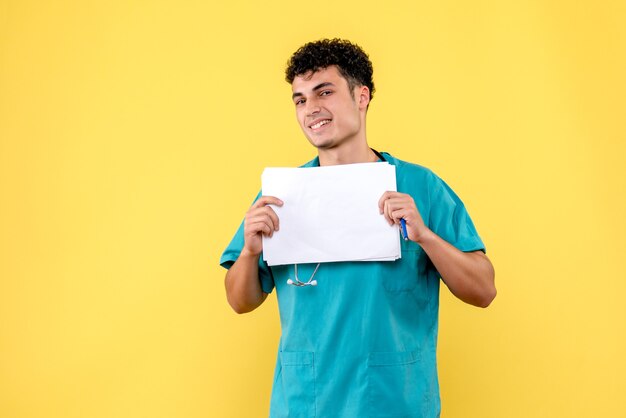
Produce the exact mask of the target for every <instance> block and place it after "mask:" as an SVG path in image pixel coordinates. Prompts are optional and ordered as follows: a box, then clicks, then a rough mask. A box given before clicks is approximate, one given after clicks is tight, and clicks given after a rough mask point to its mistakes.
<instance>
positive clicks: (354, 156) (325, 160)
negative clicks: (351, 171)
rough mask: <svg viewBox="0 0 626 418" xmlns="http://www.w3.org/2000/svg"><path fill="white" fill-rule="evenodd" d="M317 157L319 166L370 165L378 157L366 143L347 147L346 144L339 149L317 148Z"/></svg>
mask: <svg viewBox="0 0 626 418" xmlns="http://www.w3.org/2000/svg"><path fill="white" fill-rule="evenodd" d="M318 155H319V161H320V166H325V165H340V164H356V163H372V162H376V161H378V157H377V156H376V154H374V151H372V150H371V149H370V147H369V146H368V145H367V142H361V143H359V144H358V145H352V146H348V144H346V145H345V146H343V147H340V148H331V149H319V148H318Z"/></svg>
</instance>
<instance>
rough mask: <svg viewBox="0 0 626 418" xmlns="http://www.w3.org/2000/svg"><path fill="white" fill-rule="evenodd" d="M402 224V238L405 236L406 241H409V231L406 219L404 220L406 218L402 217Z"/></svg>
mask: <svg viewBox="0 0 626 418" xmlns="http://www.w3.org/2000/svg"><path fill="white" fill-rule="evenodd" d="M400 226H401V227H402V238H404V240H405V241H408V240H409V233H408V232H406V221H405V220H404V218H401V219H400Z"/></svg>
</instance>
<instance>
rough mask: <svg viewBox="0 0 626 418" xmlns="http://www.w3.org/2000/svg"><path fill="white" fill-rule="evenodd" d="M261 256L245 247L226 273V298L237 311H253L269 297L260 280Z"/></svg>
mask: <svg viewBox="0 0 626 418" xmlns="http://www.w3.org/2000/svg"><path fill="white" fill-rule="evenodd" d="M259 257H260V255H252V254H250V253H248V252H247V251H246V250H245V249H244V250H243V251H242V252H241V254H240V255H239V258H238V259H237V261H235V263H234V264H233V265H232V266H231V267H230V269H228V272H227V273H226V279H225V286H226V298H227V300H228V303H229V304H230V306H231V307H232V308H233V310H234V311H235V312H237V313H240V314H241V313H246V312H250V311H253V310H254V309H256V308H257V307H259V305H261V304H262V303H263V301H265V298H266V297H267V293H265V292H263V289H262V288H261V282H260V280H259Z"/></svg>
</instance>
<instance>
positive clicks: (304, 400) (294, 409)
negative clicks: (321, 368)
mask: <svg viewBox="0 0 626 418" xmlns="http://www.w3.org/2000/svg"><path fill="white" fill-rule="evenodd" d="M280 364H281V368H282V370H281V375H282V377H281V379H282V385H283V392H284V399H285V401H286V404H287V405H286V406H287V409H288V410H289V414H288V416H289V417H290V418H291V417H293V418H313V417H315V364H314V356H313V353H312V352H309V351H282V352H281V353H280Z"/></svg>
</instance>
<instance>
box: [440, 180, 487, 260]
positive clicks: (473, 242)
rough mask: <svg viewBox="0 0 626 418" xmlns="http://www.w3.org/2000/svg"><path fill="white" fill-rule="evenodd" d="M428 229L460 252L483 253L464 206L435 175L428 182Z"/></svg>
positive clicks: (482, 246) (483, 249)
mask: <svg viewBox="0 0 626 418" xmlns="http://www.w3.org/2000/svg"><path fill="white" fill-rule="evenodd" d="M429 189H430V190H429V191H430V217H429V228H430V229H431V230H432V231H433V232H435V233H436V234H437V235H439V236H440V237H441V238H443V239H444V240H446V241H447V242H449V243H450V244H452V245H454V246H455V247H456V248H458V249H459V250H461V251H464V252H470V251H478V250H480V251H483V252H486V251H485V245H484V244H483V241H482V239H481V238H480V236H479V235H478V232H477V231H476V228H475V227H474V223H473V222H472V219H471V218H470V216H469V214H468V213H467V210H466V209H465V205H464V204H463V202H462V201H461V199H459V197H458V196H457V195H456V193H454V191H453V190H452V189H451V188H450V186H448V185H447V184H446V183H445V182H444V181H443V180H442V179H441V178H439V177H438V176H437V175H435V174H432V178H431V182H430V187H429Z"/></svg>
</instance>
